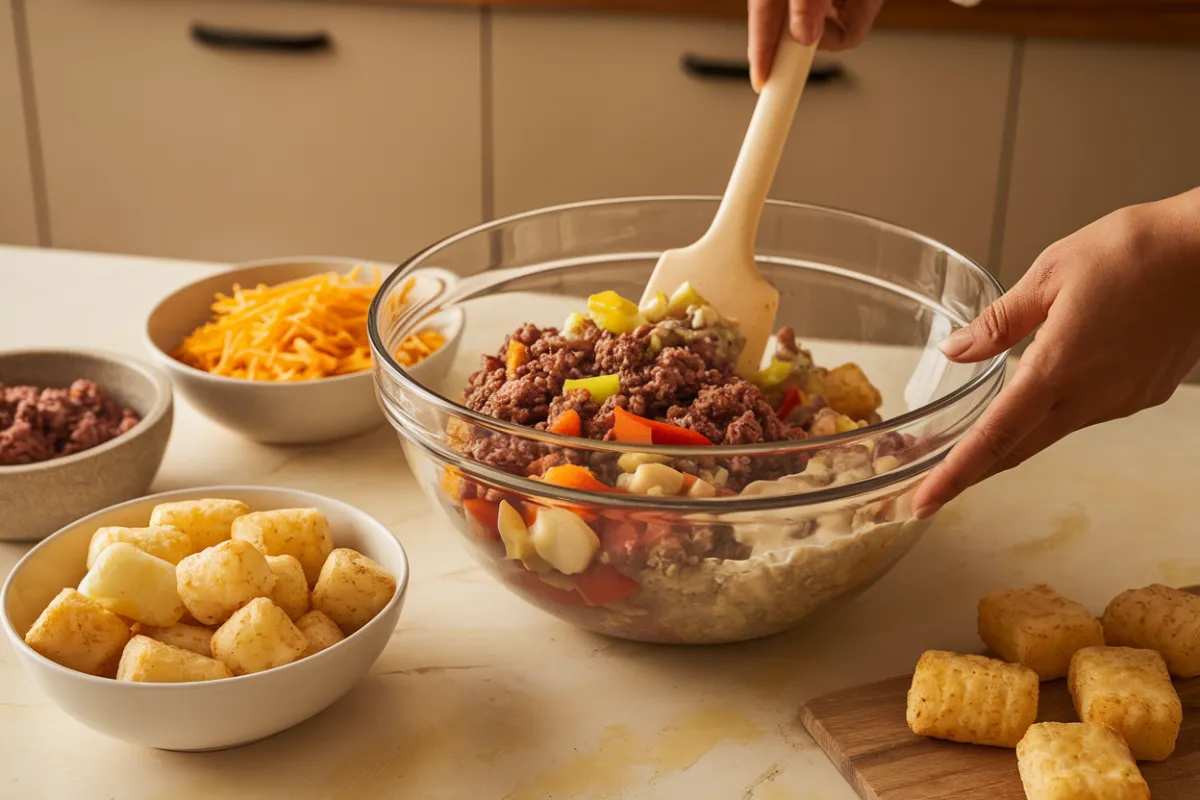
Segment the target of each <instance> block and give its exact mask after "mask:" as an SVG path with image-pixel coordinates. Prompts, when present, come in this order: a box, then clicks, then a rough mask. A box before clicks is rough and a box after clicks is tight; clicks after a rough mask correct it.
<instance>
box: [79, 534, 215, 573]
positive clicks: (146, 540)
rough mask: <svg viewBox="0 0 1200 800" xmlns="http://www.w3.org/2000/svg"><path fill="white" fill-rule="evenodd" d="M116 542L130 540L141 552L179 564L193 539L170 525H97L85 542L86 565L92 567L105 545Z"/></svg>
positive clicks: (189, 550)
mask: <svg viewBox="0 0 1200 800" xmlns="http://www.w3.org/2000/svg"><path fill="white" fill-rule="evenodd" d="M117 542H125V543H127V544H131V545H133V546H134V547H136V548H137V549H138V550H141V551H142V552H143V553H148V554H150V555H152V556H154V557H155V558H161V559H162V560H163V561H168V562H170V563H172V564H178V563H179V560H180V559H181V558H183V557H184V556H186V555H187V554H188V553H190V552H191V551H192V540H191V539H190V538H189V537H188V535H187V534H186V533H184V532H183V531H181V530H180V529H179V528H176V527H175V526H173V525H156V526H152V527H149V528H122V527H119V526H109V527H104V528H98V529H97V530H96V532H95V533H94V534H92V541H91V543H90V544H89V545H88V555H87V566H88V569H91V568H92V565H93V564H95V563H96V558H97V557H98V556H99V555H100V553H101V552H103V551H104V549H105V548H106V547H108V546H109V545H111V544H115V543H117Z"/></svg>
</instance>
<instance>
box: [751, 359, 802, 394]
mask: <svg viewBox="0 0 1200 800" xmlns="http://www.w3.org/2000/svg"><path fill="white" fill-rule="evenodd" d="M791 374H792V362H790V361H784V360H783V359H780V358H772V359H771V363H770V364H768V365H767V366H766V367H764V368H763V369H760V370H759V371H758V372H756V373H754V377H752V378H751V379H750V382H751V383H753V384H754V385H755V386H757V387H758V388H760V389H762V390H763V391H764V392H767V391H770V390H772V389H778V388H779V387H780V386H782V385H783V382H784V381H786V380H787V379H788V377H789V376H790V375H791Z"/></svg>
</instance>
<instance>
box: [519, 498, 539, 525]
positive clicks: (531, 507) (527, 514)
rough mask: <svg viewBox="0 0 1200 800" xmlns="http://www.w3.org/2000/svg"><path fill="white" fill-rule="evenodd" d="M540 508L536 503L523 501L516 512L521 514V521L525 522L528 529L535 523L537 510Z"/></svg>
mask: <svg viewBox="0 0 1200 800" xmlns="http://www.w3.org/2000/svg"><path fill="white" fill-rule="evenodd" d="M539 508H541V506H539V505H537V504H536V503H530V502H528V501H524V502H522V503H520V504H518V505H517V510H518V511H520V512H521V519H523V520H524V521H525V527H527V528H528V527H530V526H531V525H533V523H535V522H537V515H538V509H539Z"/></svg>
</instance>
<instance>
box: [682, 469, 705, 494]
mask: <svg viewBox="0 0 1200 800" xmlns="http://www.w3.org/2000/svg"><path fill="white" fill-rule="evenodd" d="M698 480H700V479H699V478H697V477H696V476H695V475H693V474H691V473H690V472H685V473H683V488H682V489H680V490H679V493H680V494H687V493H688V492H690V491H691V490H692V487H693V486H695V485H696V481H698Z"/></svg>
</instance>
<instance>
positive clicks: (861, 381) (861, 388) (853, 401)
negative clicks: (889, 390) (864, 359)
mask: <svg viewBox="0 0 1200 800" xmlns="http://www.w3.org/2000/svg"><path fill="white" fill-rule="evenodd" d="M822 388H823V390H824V395H825V401H826V402H827V403H828V404H829V407H830V408H832V409H833V410H834V411H837V412H838V413H839V414H845V415H846V416H847V417H849V418H850V419H853V420H860V419H867V418H868V417H870V416H871V414H873V413H875V411H876V410H877V409H878V408H879V407H880V406H881V405H883V395H882V394H881V393H880V391H879V390H878V389H876V388H875V386H874V385H872V383H871V381H869V380H868V379H867V376H866V374H865V373H863V371H862V368H861V367H859V366H858V365H857V364H842V365H841V366H840V367H834V368H833V369H831V370H829V372H828V374H826V375H825V380H824V386H823V387H822Z"/></svg>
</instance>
